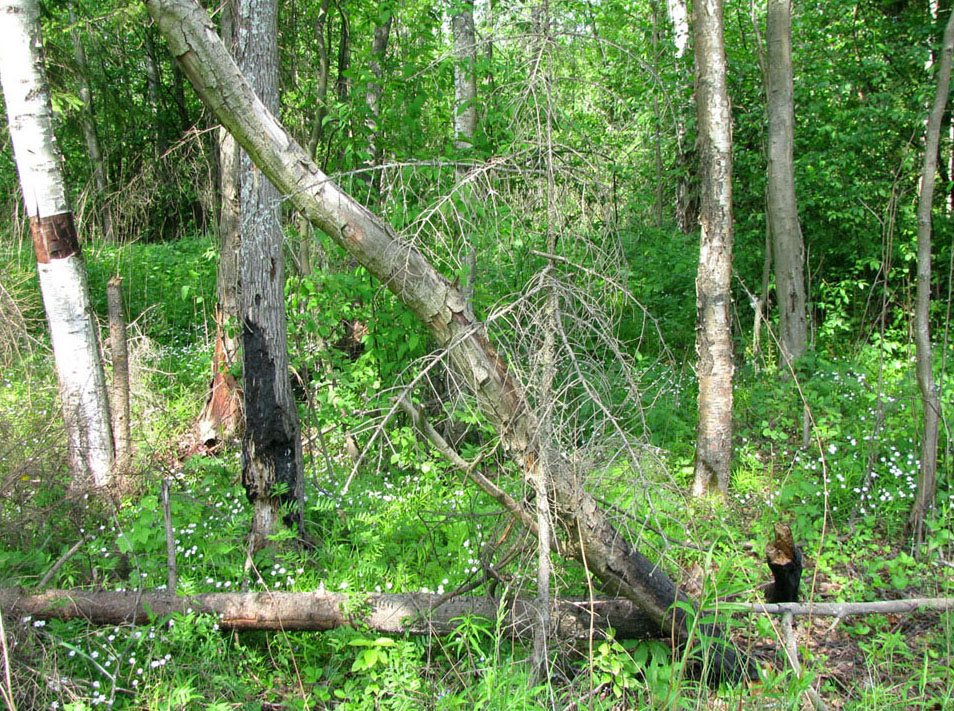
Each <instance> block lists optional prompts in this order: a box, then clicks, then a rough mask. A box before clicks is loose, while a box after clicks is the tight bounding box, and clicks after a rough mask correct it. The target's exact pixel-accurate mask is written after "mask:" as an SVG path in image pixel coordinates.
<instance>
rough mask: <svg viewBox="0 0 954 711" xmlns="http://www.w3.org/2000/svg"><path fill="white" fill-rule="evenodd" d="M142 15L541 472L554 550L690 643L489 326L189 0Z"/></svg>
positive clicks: (668, 591)
mask: <svg viewBox="0 0 954 711" xmlns="http://www.w3.org/2000/svg"><path fill="white" fill-rule="evenodd" d="M146 5H147V7H148V8H149V11H150V13H151V14H152V16H153V18H154V19H155V20H156V22H157V23H158V24H159V27H160V29H161V31H162V32H163V34H164V35H165V36H166V38H167V40H168V41H169V46H170V48H171V50H172V52H173V54H174V55H175V56H176V57H177V58H178V60H179V62H180V64H181V66H182V67H183V70H184V71H185V73H186V75H187V76H188V77H189V79H190V80H191V81H192V83H193V86H194V87H195V89H196V91H197V93H198V94H199V96H200V97H201V98H202V100H203V101H204V102H205V103H206V105H207V106H209V107H210V108H211V109H212V110H213V111H214V112H215V113H216V114H217V115H218V117H219V119H220V120H221V121H222V123H223V124H224V125H225V126H227V127H228V128H229V130H230V131H231V132H232V133H233V135H235V137H236V139H237V140H238V141H239V143H241V144H242V146H243V147H244V148H245V150H246V151H247V152H248V153H249V155H250V156H251V157H252V158H253V159H254V161H255V162H256V164H257V165H258V166H259V167H260V168H261V170H262V171H263V173H265V175H267V176H268V177H269V178H270V179H271V180H272V181H273V182H274V183H275V184H276V186H278V187H279V188H280V190H281V192H282V193H283V194H284V195H286V196H287V199H288V201H289V202H290V203H291V204H292V205H293V206H294V207H295V208H296V209H298V210H300V211H301V212H302V213H303V214H305V215H307V216H308V219H309V220H310V221H311V223H312V224H313V225H315V227H317V228H319V229H321V230H322V231H324V232H325V233H326V234H328V236H329V237H331V239H333V240H334V241H335V242H336V243H337V244H338V245H340V246H341V247H343V248H344V249H345V250H347V251H348V252H349V253H350V254H351V255H352V256H353V257H354V258H355V260H356V261H357V262H358V263H360V264H361V265H362V266H364V267H365V268H366V269H367V270H368V272H369V273H371V274H372V275H374V276H375V277H376V278H377V279H379V280H380V281H381V282H382V283H383V284H385V285H386V286H387V288H388V289H390V290H391V291H392V292H393V293H394V294H395V296H396V297H397V298H398V299H400V300H401V301H402V302H403V303H404V304H405V305H406V306H407V307H408V308H409V309H410V310H411V311H412V312H413V313H414V314H415V315H416V316H417V317H418V318H419V319H420V320H421V321H422V322H423V323H424V324H426V325H427V326H428V328H429V329H430V332H431V335H432V337H433V338H434V340H435V342H436V343H437V344H438V347H439V348H440V349H442V351H443V353H444V355H445V357H446V359H447V362H448V366H449V367H450V369H451V370H452V371H454V373H455V374H456V375H457V377H458V379H459V382H461V383H462V384H463V385H465V386H466V387H468V389H469V390H470V391H471V392H472V393H473V395H474V398H475V400H476V403H477V405H478V407H479V408H480V410H481V412H482V413H483V414H484V416H485V417H486V418H487V420H488V422H489V423H490V424H492V425H493V426H494V427H495V428H496V430H497V432H498V433H499V436H500V442H501V446H502V448H503V449H504V450H505V451H507V452H508V453H509V455H510V457H511V458H512V459H513V460H514V461H515V463H516V464H517V466H518V467H519V469H520V471H521V472H522V473H523V476H524V478H525V479H526V480H527V481H528V483H530V484H531V485H532V482H533V476H534V474H535V472H536V467H538V466H540V463H545V464H547V465H549V466H551V467H552V470H551V471H550V472H549V481H550V482H551V487H552V488H551V491H550V496H551V498H552V504H553V510H554V514H555V516H556V518H557V519H558V520H559V521H560V522H561V524H562V526H561V531H562V532H563V533H564V535H565V539H564V541H563V542H562V543H561V544H559V548H560V550H561V551H562V552H563V553H564V554H566V555H569V556H573V557H574V558H576V559H577V560H579V561H581V562H582V563H583V564H584V565H586V566H587V567H588V569H589V570H590V571H591V572H592V573H593V574H594V575H595V576H596V578H597V579H598V580H600V581H601V583H602V587H603V590H604V591H605V592H607V593H608V594H611V595H619V596H623V597H626V598H627V599H629V600H631V601H633V602H635V603H636V604H637V605H638V606H639V607H640V608H641V609H642V610H643V611H644V612H645V613H646V614H647V615H648V616H649V617H650V618H651V619H653V621H654V622H655V623H656V624H658V625H660V627H661V628H662V631H663V632H664V634H665V635H666V636H669V637H671V638H673V639H675V640H677V641H686V640H687V639H688V626H687V617H686V612H685V610H684V609H682V608H680V607H674V603H676V602H688V598H687V597H686V596H685V594H684V593H683V592H681V591H680V590H678V589H677V588H676V586H675V585H674V584H673V582H672V581H671V580H670V579H669V578H668V577H667V576H666V574H665V573H664V572H663V571H662V570H661V569H660V568H659V567H658V566H657V565H656V564H654V563H653V562H652V561H650V560H649V559H648V558H646V557H645V556H643V555H642V554H641V553H640V552H639V551H638V550H636V549H635V548H634V547H633V546H632V545H630V543H629V542H628V541H627V540H626V539H625V538H624V537H623V536H622V534H621V533H620V532H619V531H618V530H617V529H616V528H615V527H614V526H613V524H612V523H611V521H610V520H609V518H608V517H607V516H606V515H605V514H604V513H603V512H602V511H601V510H600V508H599V506H598V504H597V502H596V500H595V499H594V498H593V497H592V496H591V495H590V494H589V493H588V492H587V491H586V489H585V488H584V482H583V481H582V480H581V479H579V478H578V477H577V476H576V475H575V474H574V471H573V467H572V466H571V464H570V462H569V461H568V460H567V459H566V457H564V456H563V455H562V454H561V453H560V452H558V451H555V450H554V449H552V447H551V446H549V445H547V444H546V443H543V444H540V445H537V444H535V443H534V439H535V435H536V433H537V432H539V428H538V426H537V422H536V418H535V415H534V413H533V411H532V410H531V408H530V406H529V403H528V402H527V400H526V398H525V397H524V394H523V391H522V388H521V387H520V385H519V383H517V382H516V380H515V379H514V378H513V376H512V374H511V372H510V369H509V368H508V366H507V364H506V361H505V360H504V358H503V357H502V356H501V355H500V354H498V353H497V351H496V350H495V349H494V347H493V346H492V345H491V343H490V342H489V340H488V338H487V336H486V333H485V330H484V327H483V325H482V324H481V323H479V322H477V321H476V320H475V319H474V317H473V315H472V313H471V312H470V311H469V310H468V309H467V308H466V302H465V299H464V297H463V295H462V294H461V292H460V291H459V290H458V289H457V288H456V287H455V286H454V285H453V284H452V283H451V282H450V281H449V280H448V279H447V278H445V277H444V276H443V275H441V274H440V273H438V272H437V271H436V270H435V269H434V267H433V266H432V265H431V264H430V263H428V261H427V260H426V259H425V258H424V256H423V255H422V254H421V253H420V252H419V251H418V250H417V249H416V248H415V247H414V246H413V245H412V244H409V243H407V242H404V241H402V240H401V239H400V238H399V237H398V236H397V234H395V232H394V230H393V229H392V228H391V227H390V226H389V225H388V224H387V223H385V222H383V221H382V220H381V219H380V218H378V217H377V216H375V215H374V214H372V213H371V212H370V211H368V210H367V209H366V208H364V207H363V206H361V205H360V204H358V203H357V202H355V201H354V200H353V199H352V198H351V197H349V196H348V195H346V194H345V193H344V192H342V191H341V190H340V189H339V188H338V186H337V185H335V184H334V183H333V182H332V181H331V180H329V179H328V177H327V176H326V175H325V174H324V173H322V172H321V170H319V168H318V167H317V166H316V165H315V164H314V163H313V162H312V161H311V160H309V159H308V157H307V155H306V154H305V152H304V151H303V150H302V149H301V147H300V146H298V144H297V143H295V141H294V140H293V139H292V138H291V136H290V135H289V134H288V133H287V132H286V131H285V130H284V128H283V127H282V126H281V124H279V123H278V121H277V120H276V119H275V117H274V116H273V115H272V114H271V113H269V111H268V110H267V108H266V107H265V105H264V104H263V103H262V102H261V101H260V100H259V99H258V97H257V96H256V95H255V93H254V91H253V90H252V87H251V86H250V85H249V84H248V82H247V81H246V80H245V79H244V77H243V76H242V74H241V72H240V71H239V70H238V68H237V67H236V66H235V64H234V63H233V62H232V61H231V58H230V57H229V55H228V52H227V51H226V50H225V48H224V46H223V45H222V43H221V42H220V41H219V39H218V37H217V35H216V33H215V31H214V29H213V28H212V27H211V25H210V24H209V19H208V16H207V15H206V13H205V11H204V10H202V9H201V8H200V7H199V6H197V5H196V4H195V3H194V2H192V0H147V2H146ZM706 634H707V636H708V637H710V638H714V639H715V642H714V643H713V645H712V647H713V648H712V659H713V662H714V667H715V668H714V671H715V673H716V674H717V675H719V676H722V677H725V678H739V677H741V676H743V675H744V676H749V677H752V676H753V675H754V674H755V671H754V668H753V667H752V666H751V665H750V664H748V663H747V661H746V660H745V659H744V658H740V657H739V656H738V655H737V653H736V651H735V650H734V648H732V647H731V646H730V645H728V644H727V643H726V642H725V641H724V640H723V639H720V637H721V631H720V630H718V629H717V628H710V629H707V630H706Z"/></svg>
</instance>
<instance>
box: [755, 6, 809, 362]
mask: <svg viewBox="0 0 954 711" xmlns="http://www.w3.org/2000/svg"><path fill="white" fill-rule="evenodd" d="M765 39H766V45H767V49H768V51H767V52H766V55H767V62H766V76H765V82H766V89H767V91H766V94H767V97H768V98H767V103H768V176H767V177H768V224H769V229H770V232H771V236H772V256H773V259H774V262H775V292H776V301H777V302H778V316H779V335H778V340H779V345H780V348H781V352H782V353H781V355H782V365H783V367H784V368H786V369H787V368H789V367H790V366H791V364H792V363H793V362H794V361H795V360H797V359H798V358H800V357H801V356H802V355H803V354H804V353H805V348H806V346H807V343H808V325H807V323H808V322H807V318H806V314H805V246H804V243H803V240H802V233H801V230H800V229H799V224H798V207H797V202H796V200H795V167H794V166H795V164H794V148H793V145H794V134H795V102H794V98H793V89H792V1H791V0H768V12H767V15H766V24H765Z"/></svg>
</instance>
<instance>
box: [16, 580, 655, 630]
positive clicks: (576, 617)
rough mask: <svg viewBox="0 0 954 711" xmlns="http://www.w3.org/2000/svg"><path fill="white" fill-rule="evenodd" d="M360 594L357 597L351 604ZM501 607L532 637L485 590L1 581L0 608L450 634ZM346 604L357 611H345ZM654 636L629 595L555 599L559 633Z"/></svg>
mask: <svg viewBox="0 0 954 711" xmlns="http://www.w3.org/2000/svg"><path fill="white" fill-rule="evenodd" d="M359 600H360V604H356V602H357V601H359ZM500 606H504V607H505V609H506V614H505V615H504V617H503V623H502V631H503V632H504V633H505V634H507V635H511V634H512V635H515V636H518V637H525V636H529V635H530V633H531V628H532V626H533V623H534V615H535V614H536V613H535V610H534V603H533V602H532V601H530V600H523V599H517V600H512V601H509V602H502V601H498V600H494V599H491V598H488V597H451V598H447V596H445V595H432V594H426V593H407V594H391V595H388V594H383V593H370V594H367V595H351V596H349V595H345V594H342V593H331V592H298V593H287V592H286V593H279V592H264V593H206V594H202V595H190V596H188V597H180V596H178V595H175V594H174V593H173V594H170V593H168V592H163V593H155V592H152V593H150V592H146V593H143V592H136V591H132V592H111V591H99V592H87V591H82V590H47V591H46V592H43V593H40V594H37V595H25V594H24V593H23V591H21V590H16V589H10V588H6V589H4V588H0V608H2V609H3V612H4V614H16V615H30V616H32V617H34V618H37V619H42V620H52V619H57V620H87V621H88V622H91V623H92V624H96V625H129V624H150V623H151V621H152V620H155V619H156V618H160V617H165V616H167V615H171V614H174V613H178V614H186V613H187V612H188V611H189V610H191V611H192V612H195V613H204V614H214V615H215V616H216V621H217V622H218V624H219V626H221V627H223V628H225V629H246V630H306V631H307V630H311V631H322V630H330V629H335V628H337V627H355V626H357V627H366V628H368V629H371V630H374V631H375V632H381V633H384V634H408V633H409V634H438V635H447V634H453V633H454V631H455V630H456V629H457V628H458V627H459V626H460V618H461V617H464V616H465V615H477V616H480V617H484V618H486V619H488V620H491V621H494V620H496V619H497V618H498V615H497V612H498V608H499V607H500ZM345 610H360V612H359V613H350V614H349V613H346V612H345ZM591 612H592V613H593V614H592V622H593V632H594V635H595V636H596V637H597V638H603V637H605V635H606V632H607V631H608V630H609V628H612V629H613V632H614V637H615V639H652V638H656V637H658V636H659V627H658V625H656V624H655V623H654V622H653V621H652V620H651V619H649V618H648V617H646V615H644V614H643V613H642V612H640V610H639V609H638V608H637V607H636V606H635V605H633V603H631V602H629V601H628V600H605V599H597V600H593V601H590V600H588V599H579V598H577V599H563V600H560V601H559V602H557V603H555V605H554V614H553V620H554V633H555V634H557V635H559V636H560V637H562V638H564V639H588V638H589V636H590V620H591Z"/></svg>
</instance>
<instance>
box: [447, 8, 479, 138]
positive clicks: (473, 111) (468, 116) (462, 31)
mask: <svg viewBox="0 0 954 711" xmlns="http://www.w3.org/2000/svg"><path fill="white" fill-rule="evenodd" d="M451 30H452V32H453V35H454V147H455V148H456V149H457V150H458V151H466V150H469V149H470V147H471V146H472V145H473V142H474V132H475V131H476V130H477V73H476V71H475V69H474V67H475V65H476V63H477V40H476V36H475V33H474V0H461V2H460V3H457V4H456V5H455V12H454V14H453V15H452V16H451Z"/></svg>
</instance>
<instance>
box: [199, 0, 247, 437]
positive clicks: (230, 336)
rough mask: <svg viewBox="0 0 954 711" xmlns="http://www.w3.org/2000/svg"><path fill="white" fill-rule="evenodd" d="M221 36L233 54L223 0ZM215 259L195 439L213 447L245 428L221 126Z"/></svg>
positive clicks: (227, 157) (226, 149)
mask: <svg viewBox="0 0 954 711" xmlns="http://www.w3.org/2000/svg"><path fill="white" fill-rule="evenodd" d="M220 22H221V25H220V27H221V29H220V32H221V36H222V41H223V42H224V43H225V46H226V47H228V48H229V49H230V50H231V51H232V52H233V54H234V47H235V5H234V2H231V1H229V2H225V3H224V4H223V5H222V12H221V20H220ZM218 144H219V199H220V203H219V223H218V242H219V245H218V247H219V263H218V268H217V270H216V292H217V295H218V307H217V308H216V311H215V346H214V347H213V352H212V379H211V381H210V385H209V392H208V394H207V395H206V400H205V407H204V408H203V410H202V414H201V415H199V419H198V421H197V422H196V436H197V438H198V440H199V442H201V443H203V444H205V445H206V446H212V445H214V444H215V443H216V442H221V441H225V440H229V439H231V438H233V437H235V436H237V435H239V434H240V433H242V431H243V429H242V428H243V424H244V419H245V417H244V410H243V407H242V390H241V388H240V387H239V384H238V380H236V378H235V376H234V375H232V370H233V369H234V367H235V365H236V364H237V363H238V358H239V347H240V345H241V338H240V335H239V327H238V324H239V277H238V270H239V250H240V249H241V245H242V206H241V203H240V201H239V175H238V169H239V153H240V149H239V146H238V144H237V143H236V142H235V138H233V136H232V134H231V133H229V132H228V131H227V130H225V129H224V128H222V129H220V130H219V137H218Z"/></svg>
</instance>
